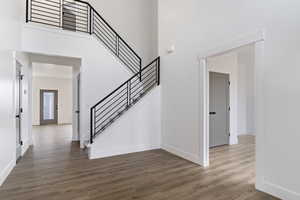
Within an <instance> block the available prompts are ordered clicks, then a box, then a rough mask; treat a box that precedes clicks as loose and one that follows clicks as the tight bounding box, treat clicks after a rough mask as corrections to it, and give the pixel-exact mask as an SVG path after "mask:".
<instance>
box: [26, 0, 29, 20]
mask: <svg viewBox="0 0 300 200" xmlns="http://www.w3.org/2000/svg"><path fill="white" fill-rule="evenodd" d="M28 1H29V0H26V23H28V9H29V6H28V3H29V2H28Z"/></svg>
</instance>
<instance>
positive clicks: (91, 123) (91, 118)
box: [90, 108, 94, 144]
mask: <svg viewBox="0 0 300 200" xmlns="http://www.w3.org/2000/svg"><path fill="white" fill-rule="evenodd" d="M90 112H91V113H90V120H91V121H90V131H91V135H90V136H91V138H90V143H91V144H93V137H94V131H93V130H94V129H93V121H94V118H93V108H91V110H90Z"/></svg>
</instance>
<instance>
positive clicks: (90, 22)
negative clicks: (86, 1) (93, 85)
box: [89, 6, 93, 35]
mask: <svg viewBox="0 0 300 200" xmlns="http://www.w3.org/2000/svg"><path fill="white" fill-rule="evenodd" d="M89 8H90V19H89V26H90V34H91V35H92V33H93V31H92V11H93V10H92V7H90V6H89Z"/></svg>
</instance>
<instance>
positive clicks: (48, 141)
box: [16, 52, 81, 157]
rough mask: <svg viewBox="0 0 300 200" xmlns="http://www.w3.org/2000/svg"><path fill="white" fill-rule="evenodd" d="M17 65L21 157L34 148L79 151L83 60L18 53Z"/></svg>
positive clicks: (39, 150)
mask: <svg viewBox="0 0 300 200" xmlns="http://www.w3.org/2000/svg"><path fill="white" fill-rule="evenodd" d="M16 61H17V63H19V65H20V66H22V67H21V69H22V71H21V72H20V73H21V75H20V77H21V78H22V88H21V92H20V99H22V102H20V104H21V106H20V109H19V110H21V112H22V114H21V118H20V123H19V124H20V131H19V132H20V138H19V139H18V138H17V140H19V141H21V142H20V145H21V153H20V154H22V155H24V154H25V152H26V150H27V149H28V147H29V146H31V145H33V147H34V148H33V149H34V151H37V152H45V151H44V150H51V149H53V150H54V149H62V148H66V149H69V148H70V147H71V148H73V147H75V146H76V148H77V147H78V149H79V148H80V145H79V144H80V142H79V141H80V129H79V127H80V125H79V123H80V105H79V104H80V99H81V97H80V88H81V86H80V81H79V77H80V66H81V59H77V58H69V57H61V56H50V55H42V54H36V53H26V52H17V53H16ZM19 65H17V67H18V66H19ZM17 69H18V68H17ZM17 85H18V84H16V86H17ZM16 92H17V88H16ZM17 148H18V146H17ZM20 157H21V156H20Z"/></svg>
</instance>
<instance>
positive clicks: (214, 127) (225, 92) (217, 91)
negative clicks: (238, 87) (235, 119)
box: [209, 72, 230, 147]
mask: <svg viewBox="0 0 300 200" xmlns="http://www.w3.org/2000/svg"><path fill="white" fill-rule="evenodd" d="M229 86H230V82H229V75H228V74H222V73H216V72H210V74H209V98H210V102H209V110H210V111H209V114H210V123H209V146H210V147H216V146H221V145H226V144H229V136H230V132H229V108H230V107H229V105H230V104H229V102H230V100H229Z"/></svg>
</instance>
